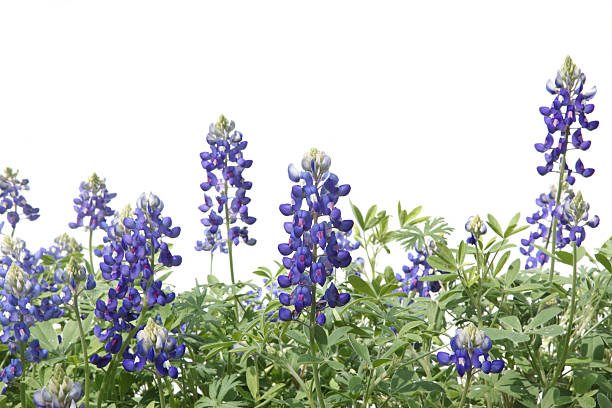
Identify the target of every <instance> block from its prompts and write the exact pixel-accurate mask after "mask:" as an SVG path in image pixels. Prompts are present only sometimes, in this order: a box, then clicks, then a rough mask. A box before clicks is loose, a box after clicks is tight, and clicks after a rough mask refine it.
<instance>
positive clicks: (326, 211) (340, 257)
mask: <svg viewBox="0 0 612 408" xmlns="http://www.w3.org/2000/svg"><path fill="white" fill-rule="evenodd" d="M330 165H331V159H330V157H329V156H327V155H326V154H325V153H323V152H321V151H318V150H316V149H312V150H311V151H309V152H308V153H307V154H306V155H305V156H304V158H303V160H302V170H303V171H302V172H300V171H298V169H297V168H296V167H295V166H294V165H290V166H289V169H288V172H289V179H290V180H291V181H293V182H295V183H298V184H295V185H294V186H293V187H292V188H291V199H292V201H291V204H282V205H281V206H280V212H281V213H282V214H283V215H285V216H292V217H293V220H292V221H291V222H285V224H284V227H285V231H286V232H287V234H289V240H288V242H286V243H282V244H279V246H278V250H279V252H280V253H281V254H282V255H283V256H284V257H283V266H284V267H285V268H286V270H287V271H288V273H287V274H286V275H280V276H279V277H278V284H279V286H280V287H281V288H288V287H290V286H295V289H294V290H293V292H292V293H291V294H287V293H281V294H280V295H279V300H280V303H281V304H282V305H283V306H293V307H294V310H293V311H291V310H290V309H288V308H284V307H283V308H281V309H280V310H279V318H280V319H281V320H285V321H288V320H294V319H297V318H298V317H299V316H300V314H301V313H302V311H303V310H304V308H305V307H308V306H311V305H312V302H313V297H314V296H316V285H317V284H318V285H320V286H321V287H324V286H325V283H326V281H327V278H328V277H329V276H331V275H332V274H333V272H334V269H335V268H344V267H347V266H348V265H350V263H351V255H350V253H349V251H347V250H345V249H342V248H341V247H340V244H339V241H338V237H337V235H336V234H337V231H339V232H342V233H347V232H349V231H350V230H351V229H352V228H353V221H351V220H343V219H342V214H341V212H340V209H338V208H337V207H336V204H337V202H338V199H339V198H340V197H342V196H346V195H347V194H348V193H349V191H350V190H351V187H350V186H349V185H348V184H343V185H338V177H337V176H336V175H335V174H333V173H330V172H329V171H328V170H329V167H330ZM304 204H305V205H306V207H305V208H306V209H302V206H303V205H304ZM324 216H327V217H329V221H323V220H321V218H322V217H324ZM318 249H321V251H322V253H321V254H320V255H319V254H318ZM307 269H308V271H307ZM349 300H350V295H349V294H348V293H339V292H338V289H337V288H336V286H335V285H334V284H333V283H332V284H330V285H329V287H328V288H327V289H326V291H325V295H324V296H323V297H322V299H321V300H320V301H319V302H316V303H317V304H316V310H317V312H318V315H317V322H318V323H319V324H321V325H322V324H324V323H325V315H324V314H323V313H322V310H323V309H324V308H325V307H327V306H329V307H337V306H344V305H345V304H346V303H348V301H349Z"/></svg>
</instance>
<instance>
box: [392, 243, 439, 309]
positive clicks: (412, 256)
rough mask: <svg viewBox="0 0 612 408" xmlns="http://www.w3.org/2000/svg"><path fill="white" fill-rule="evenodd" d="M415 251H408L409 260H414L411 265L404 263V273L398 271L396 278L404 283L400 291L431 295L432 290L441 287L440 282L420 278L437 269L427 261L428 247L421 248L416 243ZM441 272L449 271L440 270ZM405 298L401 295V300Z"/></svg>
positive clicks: (437, 289) (424, 295)
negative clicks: (425, 280)
mask: <svg viewBox="0 0 612 408" xmlns="http://www.w3.org/2000/svg"><path fill="white" fill-rule="evenodd" d="M414 250H415V252H414V253H412V252H411V253H408V260H410V261H411V262H412V265H411V266H407V265H404V266H403V267H402V271H403V272H404V274H403V276H402V274H399V273H396V274H395V279H397V281H398V282H400V283H402V287H401V288H400V289H399V291H400V292H404V293H406V294H408V293H409V292H410V291H415V292H416V293H418V294H419V296H420V297H430V295H431V293H432V292H438V291H439V290H440V288H441V286H440V282H438V281H429V282H423V281H421V280H420V278H421V277H422V276H429V275H434V274H435V272H436V270H435V269H434V268H432V266H431V265H429V263H428V262H427V258H428V257H429V252H428V247H425V248H423V249H420V248H419V247H418V246H417V245H416V244H415V246H414ZM439 272H440V273H448V272H444V271H439ZM402 299H403V298H402V297H400V302H401V300H402Z"/></svg>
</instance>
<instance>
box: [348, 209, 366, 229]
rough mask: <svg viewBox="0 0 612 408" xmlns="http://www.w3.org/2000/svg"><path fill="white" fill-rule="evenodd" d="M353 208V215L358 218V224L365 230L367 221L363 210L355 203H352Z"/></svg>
mask: <svg viewBox="0 0 612 408" xmlns="http://www.w3.org/2000/svg"><path fill="white" fill-rule="evenodd" d="M351 209H352V210H353V215H354V216H355V219H356V220H357V224H358V225H359V226H360V227H361V229H362V230H365V222H364V221H363V215H361V211H359V208H357V206H356V205H355V204H353V203H351Z"/></svg>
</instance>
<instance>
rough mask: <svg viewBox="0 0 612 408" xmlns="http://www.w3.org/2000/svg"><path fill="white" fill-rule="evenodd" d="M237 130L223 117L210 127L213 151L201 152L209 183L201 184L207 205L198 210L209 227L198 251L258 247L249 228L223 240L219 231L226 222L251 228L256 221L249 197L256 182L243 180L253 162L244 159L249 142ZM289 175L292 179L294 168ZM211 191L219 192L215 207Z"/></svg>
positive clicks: (208, 137)
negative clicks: (250, 212) (231, 246)
mask: <svg viewBox="0 0 612 408" xmlns="http://www.w3.org/2000/svg"><path fill="white" fill-rule="evenodd" d="M234 128H235V125H234V122H233V121H228V120H227V119H226V118H225V117H224V116H223V115H221V117H220V118H219V121H218V122H217V123H212V124H211V125H210V126H209V132H208V135H207V136H206V142H207V143H208V145H209V147H210V151H206V152H202V153H200V159H201V160H202V168H203V169H204V170H205V171H206V181H204V182H203V183H202V184H200V187H201V188H202V190H203V191H204V192H205V193H204V204H203V205H200V207H199V209H200V211H202V212H203V213H204V214H205V216H204V218H202V220H201V222H202V224H203V225H204V226H206V227H207V228H206V229H205V231H204V236H205V240H204V241H197V243H196V247H195V248H196V250H198V251H211V252H214V251H215V250H217V249H219V251H220V252H222V253H228V252H229V249H228V248H227V246H228V245H238V244H239V243H240V241H243V242H244V243H245V244H246V245H255V243H256V242H257V241H256V240H255V239H254V238H252V237H249V233H248V229H247V227H246V226H243V227H238V226H234V227H232V228H231V229H230V231H229V233H228V236H227V237H223V233H222V232H221V230H220V229H219V226H220V225H222V224H224V223H225V222H226V221H227V222H228V223H229V224H230V225H233V224H235V223H237V222H238V220H240V221H241V222H242V223H244V224H245V225H252V224H254V223H255V221H256V218H255V217H252V216H250V215H249V212H248V204H249V203H250V202H251V199H250V198H249V197H247V195H246V194H247V191H248V190H250V189H251V188H252V186H253V183H252V182H250V181H247V180H246V179H245V178H244V177H243V173H244V170H245V169H247V168H250V167H251V165H252V164H253V161H252V160H246V159H245V158H244V157H243V151H244V149H245V148H246V146H247V142H246V141H245V140H243V136H242V133H240V132H238V131H237V130H234ZM289 173H290V176H291V174H292V172H291V169H289ZM211 190H214V191H215V192H216V196H215V201H216V205H213V199H212V198H211V197H210V196H209V195H208V194H206V193H207V192H209V191H211ZM281 211H282V210H281ZM226 217H227V220H226V219H225V218H226Z"/></svg>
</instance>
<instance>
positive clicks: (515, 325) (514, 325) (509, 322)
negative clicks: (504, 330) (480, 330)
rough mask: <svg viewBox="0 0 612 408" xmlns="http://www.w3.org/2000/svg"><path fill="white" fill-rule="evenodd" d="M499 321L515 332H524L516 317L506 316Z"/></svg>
mask: <svg viewBox="0 0 612 408" xmlns="http://www.w3.org/2000/svg"><path fill="white" fill-rule="evenodd" d="M499 320H501V322H502V323H504V324H505V325H506V326H509V327H510V328H511V329H514V331H517V332H521V331H523V328H522V327H521V322H520V321H519V319H518V317H516V316H504V317H502V318H501V319H499Z"/></svg>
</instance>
